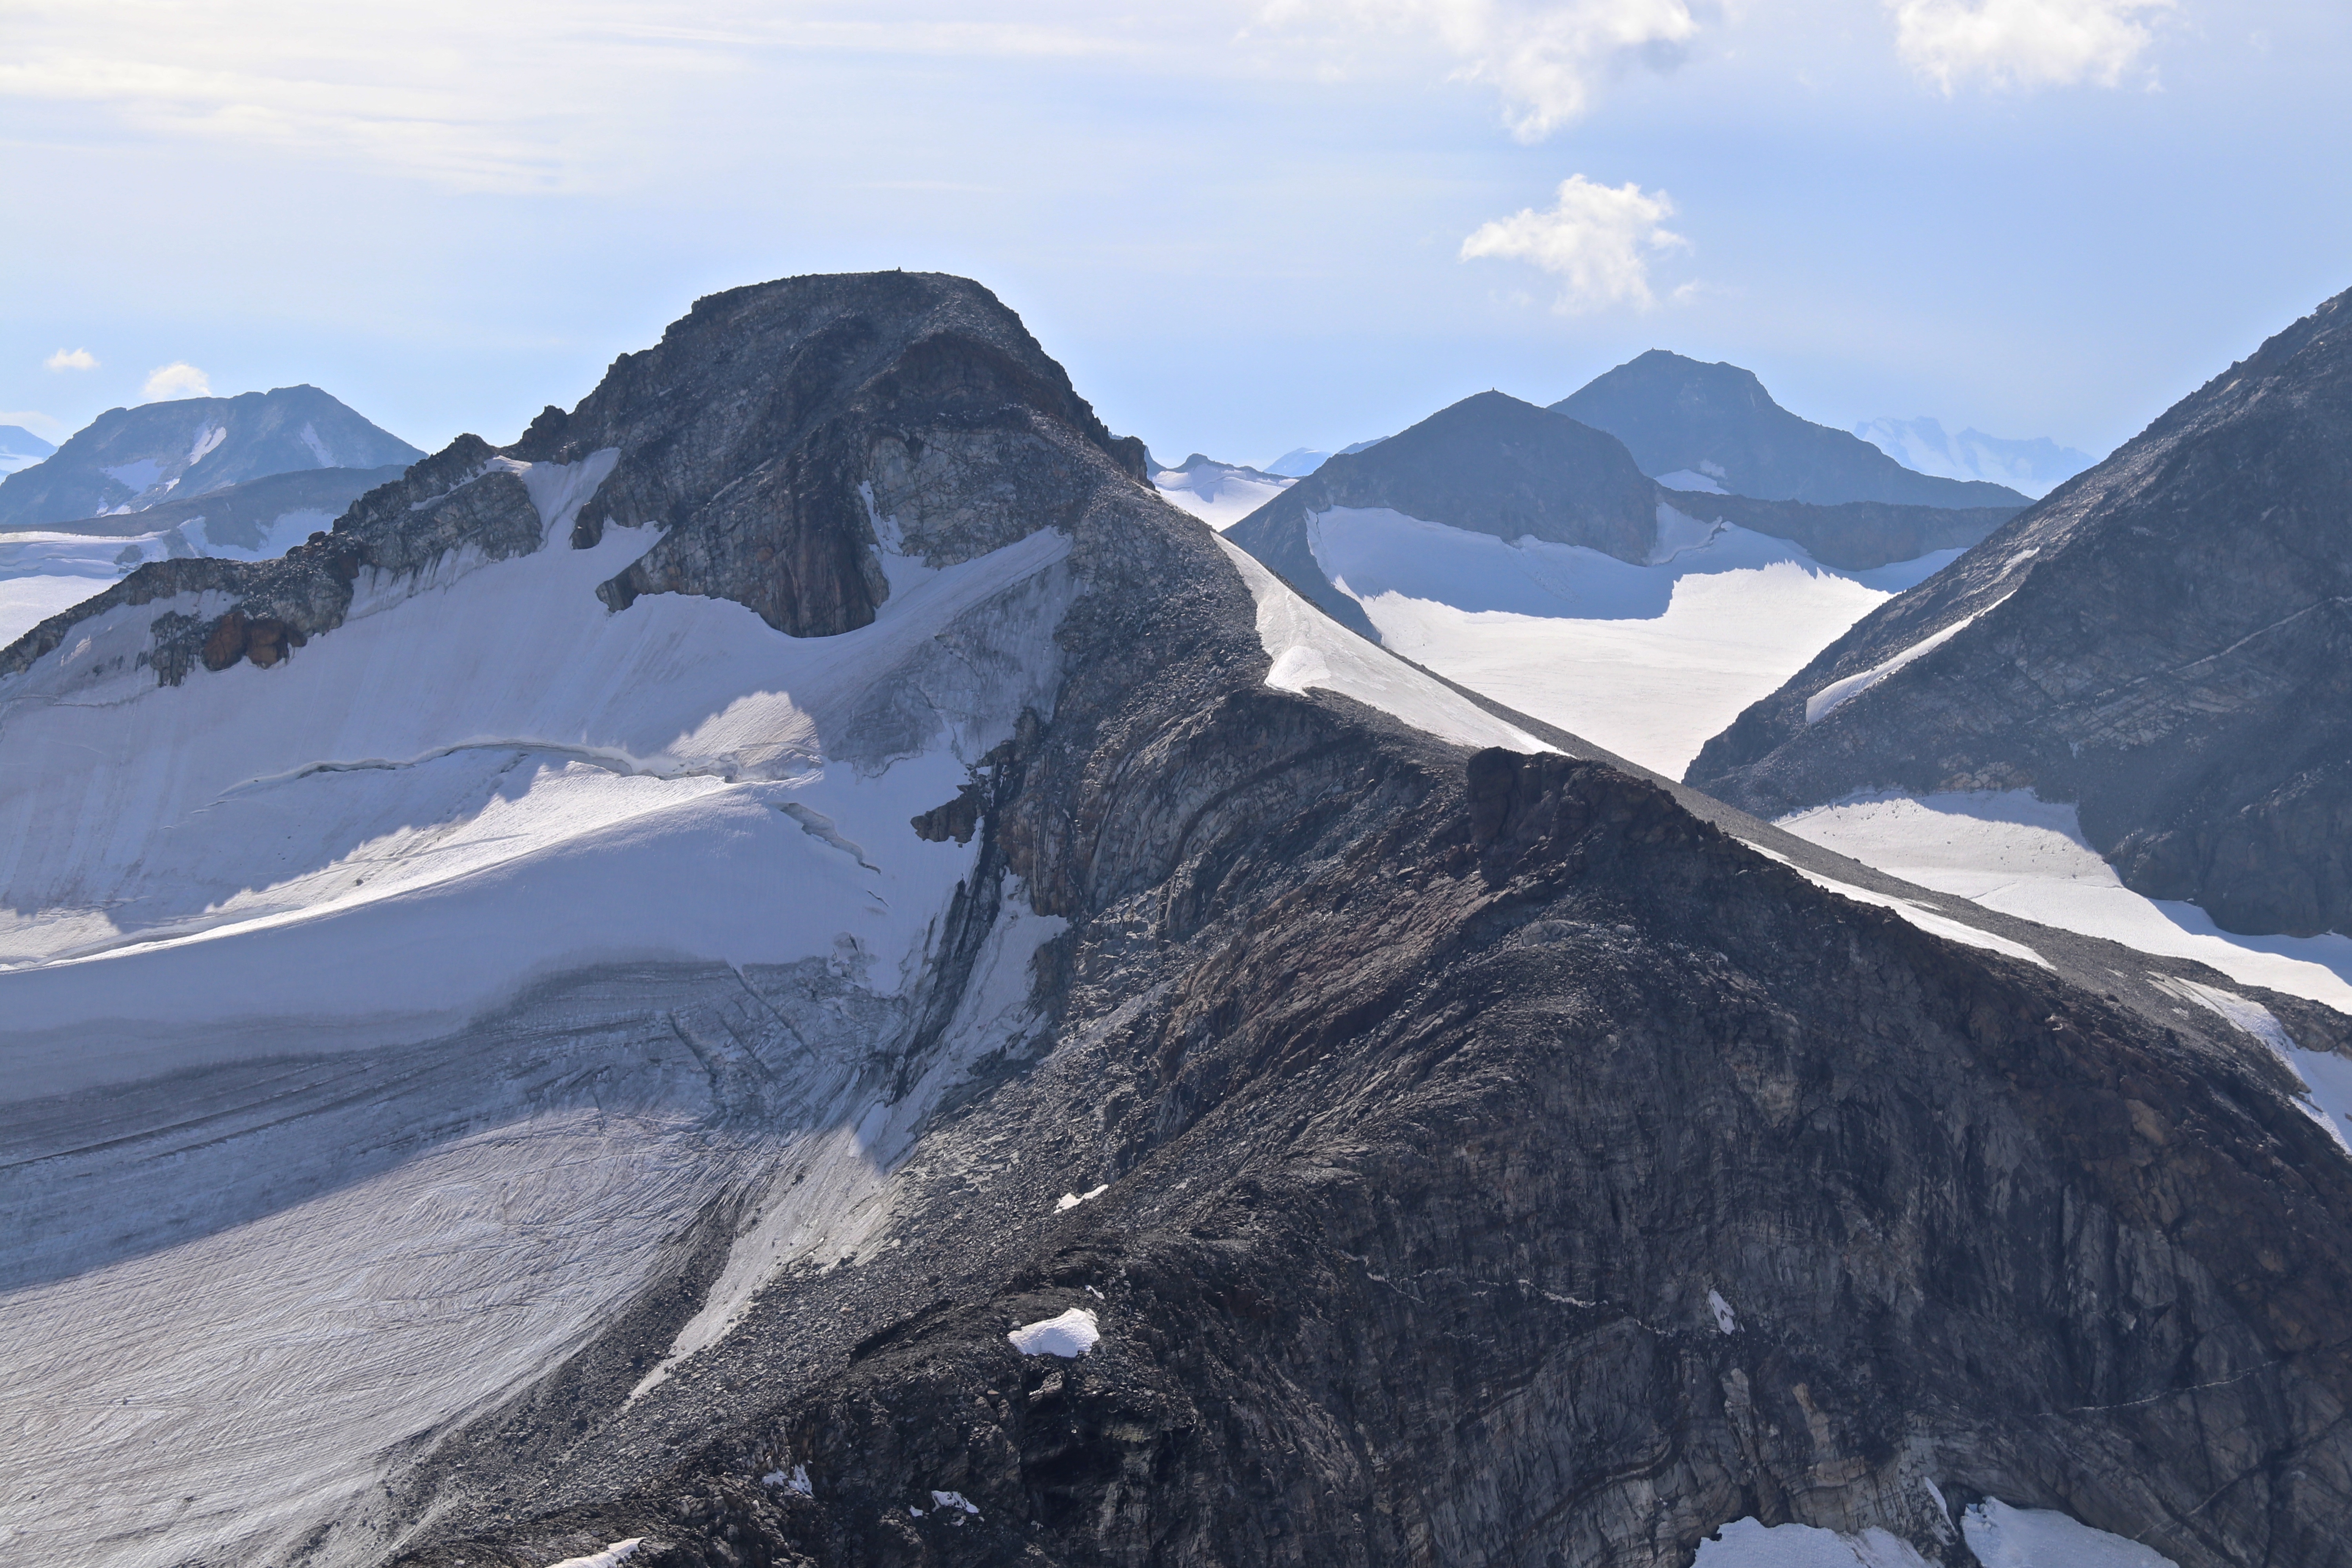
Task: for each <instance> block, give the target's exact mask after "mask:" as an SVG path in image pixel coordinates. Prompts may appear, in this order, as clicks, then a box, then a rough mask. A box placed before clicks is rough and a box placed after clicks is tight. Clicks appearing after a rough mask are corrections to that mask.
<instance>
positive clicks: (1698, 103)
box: [0, 0, 2352, 461]
mask: <svg viewBox="0 0 2352 1568" xmlns="http://www.w3.org/2000/svg"><path fill="white" fill-rule="evenodd" d="M2347 66H2352V7H2347V6H2345V5H2341V4H2340V0H2336V3H2330V4H2319V3H2306V0H2294V3H2291V0H2245V3H2240V4H2229V5H2224V4H2221V3H2220V0H2177V3H2176V4H2170V5H2160V4H2147V3H2143V0H1785V3H1773V0H1722V3H1716V4H1710V3H1707V0H1200V3H1193V4H1185V3H1170V4H1162V5H1156V6H1154V7H1151V8H1150V9H1148V10H1142V9H1138V10H1121V9H1119V8H1118V5H1117V0H1111V3H1109V4H1097V5H1082V4H1076V3H1063V0H1034V3H1032V4H1026V5H1010V4H992V3H991V0H967V3H965V4H962V5H950V4H924V3H919V0H868V3H866V4H860V5H846V4H842V5H835V4H829V3H828V4H814V3H811V4H789V3H786V4H777V3H767V4H754V3H752V0H677V3H675V4H667V5H651V4H644V3H641V0H569V3H565V4H556V3H553V0H511V3H508V4H500V5H481V4H479V3H478V0H475V3H474V4H469V5H458V4H455V3H453V0H411V3H408V4H404V5H378V4H373V3H364V0H362V3H352V4H346V5H337V6H332V7H328V6H319V5H311V4H295V3H293V0H268V3H261V0H215V3H213V4H205V5H197V4H181V3H173V0H71V3H70V4H65V3H54V0H16V3H15V4H13V5H10V6H9V7H8V8H7V11H6V13H5V17H0V138H5V141H6V142H7V156H8V166H9V168H10V170H11V180H10V182H9V184H10V195H9V196H8V198H7V200H8V206H9V209H10V213H11V216H12V219H13V220H14V221H12V222H11V223H10V225H9V226H8V229H7V238H6V240H5V246H0V268H5V272H0V300H5V307H0V423H26V424H29V425H32V426H34V427H35V428H37V429H38V430H40V431H41V432H42V433H44V434H47V435H49V436H51V437H53V438H54V437H57V436H58V435H60V434H62V433H63V431H65V430H68V429H71V428H74V427H78V426H80V425H81V424H83V423H85V422H87V420H88V419H89V417H90V416H93V415H94V414H96V413H98V412H99V411H100V410H102V409H104V408H107V407H110V406H113V405H118V404H123V403H136V402H141V401H144V400H145V396H146V394H145V390H144V389H145V388H146V386H147V385H148V384H149V382H150V379H151V377H152V376H153V375H154V374H156V373H157V372H158V371H160V370H163V369H164V368H165V367H171V366H181V367H185V368H184V369H181V370H179V371H177V372H174V373H173V374H170V375H167V376H165V377H164V379H163V381H162V382H159V383H158V384H157V385H158V388H159V390H179V391H186V390H189V389H193V388H194V387H197V386H200V385H201V386H209V387H210V389H211V390H213V391H215V392H218V393H231V392H238V391H244V390H248V389H252V388H257V387H267V386H272V385H280V384H289V383H292V382H299V381H308V382H313V383H316V384H319V385H321V386H324V387H326V388H327V389H328V390H330V391H331V392H333V393H335V394H336V395H339V396H341V397H342V398H343V399H344V400H345V401H346V402H349V403H351V404H352V405H353V406H354V407H356V408H358V409H359V410H360V411H361V412H362V413H363V414H366V415H367V416H370V417H371V418H373V419H375V420H376V421H378V422H379V423H381V424H383V425H384V426H387V427H389V428H391V429H392V430H394V432H396V433H397V434H400V435H402V436H404V437H407V438H408V439H410V440H412V441H415V442H416V443H418V444H419V445H422V446H426V447H434V446H437V445H439V444H440V443H441V442H443V441H445V440H446V439H447V438H448V437H450V436H452V435H455V434H456V433H457V431H459V430H461V429H471V430H476V431H478V432H479V433H480V434H482V435H484V436H486V437H489V438H490V439H491V440H493V441H506V440H510V439H512V438H513V437H515V435H516V434H518V433H519V432H520V429H521V427H522V426H523V424H524V423H525V422H526V421H527V420H528V419H529V417H530V415H531V414H532V413H534V412H535V411H536V410H537V409H538V408H539V407H540V406H541V405H542V404H545V403H551V402H553V403H562V404H564V405H570V404H572V403H573V402H575V401H576V400H577V399H578V398H579V397H580V396H581V395H583V394H584V393H585V392H586V391H587V390H588V389H589V387H590V386H592V385H593V384H594V382H595V380H596V378H597V376H598V375H599V374H601V373H602V371H603V369H604V366H605V364H607V363H609V362H610V360H611V359H612V357H613V356H614V354H616V353H622V352H624V351H626V350H629V349H633V348H637V347H642V346H643V345H645V344H646V343H647V342H651V341H652V340H653V339H654V338H655V337H656V335H657V334H658V332H659V331H660V329H661V327H662V326H663V324H664V323H666V322H667V321H670V320H671V319H673V318H675V317H677V315H679V314H682V313H683V311H684V310H685V309H686V307H687V305H688V303H689V302H690V300H692V299H693V297H694V296H695V295H697V294H699V293H706V292H709V291H711V290H713V289H720V288H726V287H730V286H733V285H735V284H739V283H745V282H751V281H755V280H758V279H765V278H772V277H777V276H781V275H784V274H788V273H793V272H804V271H835V270H845V269H853V268H874V267H892V266H905V267H908V268H940V269H944V270H950V271H958V272H963V273H968V274H970V275H971V276H973V277H976V278H979V279H982V281H983V282H985V283H987V284H989V285H990V286H991V287H992V288H993V289H996V290H997V292H998V293H1000V294H1001V295H1002V296H1003V298H1004V299H1005V300H1007V301H1008V302H1009V303H1011V304H1012V305H1013V307H1014V308H1015V309H1017V310H1020V311H1021V312H1022V314H1023V316H1024V318H1025V319H1026V320H1027V321H1028V322H1029V324H1030V326H1031V328H1032V330H1033V331H1035V332H1036V334H1037V335H1038V337H1039V338H1040V340H1041V341H1042V342H1044V343H1045V347H1046V349H1047V350H1048V351H1049V352H1050V353H1054V354H1055V356H1056V357H1057V358H1059V359H1061V360H1062V362H1063V363H1065V364H1066V365H1068V366H1069V368H1070V371H1071V373H1072V374H1073V376H1074V377H1075V379H1076V382H1077V384H1078V387H1079V389H1080V391H1081V392H1082V393H1083V394H1085V395H1087V396H1088V397H1090V398H1092V399H1093V400H1094V401H1095V403H1096V404H1097V407H1099V408H1100V410H1101V411H1102V413H1103V415H1104V416H1105V417H1106V418H1107V419H1108V421H1109V422H1110V424H1111V425H1112V426H1113V427H1114V428H1116V429H1118V430H1121V431H1123V432H1133V433H1135V434H1139V435H1140V436H1142V437H1144V438H1145V439H1146V440H1147V441H1149V442H1150V444H1151V445H1152V447H1153V449H1154V450H1155V451H1156V452H1158V453H1159V454H1160V455H1161V456H1162V457H1166V458H1181V457H1182V456H1183V455H1184V454H1185V453H1186V452H1187V451H1190V450H1193V449H1196V448H1197V449H1201V450H1205V451H1208V452H1210V453H1211V454H1213V455H1214V456H1218V457H1223V458H1234V459H1238V460H1245V461H1261V460H1264V459H1266V458H1271V457H1273V456H1274V455H1276V453H1278V452H1280V451H1282V450H1284V449H1286V448H1287V447H1293V446H1299V445H1307V446H1325V447H1328V446H1336V445H1339V444H1341V443H1344V442H1346V441H1349V440H1352V439H1356V438H1360V437H1366V436H1372V435H1379V434H1384V433H1386V432H1388V431H1391V430H1393V429H1396V428H1399V427H1401V426H1403V425H1405V424H1407V423H1410V422H1411V421H1412V420H1413V419H1416V418H1418V417H1420V416H1423V415H1424V414H1426V413H1428V412H1430V411H1431V410H1433V409H1434V408H1436V407H1439V406H1442V405H1444V404H1446V403H1448V402H1451V401H1453V400H1454V399H1455V398H1457V397H1460V396H1463V395H1467V394H1469V393H1472V392H1475V391H1479V390H1482V389H1484V388H1486V387H1488V386H1497V387H1500V388H1502V389H1503V390H1505V391H1507V392H1511V393H1514V394H1516V395H1520V396H1524V397H1529V398H1534V399H1538V400H1543V401H1549V400H1551V399H1554V398H1557V397H1559V396H1562V395H1566V394H1567V393H1569V392H1570V391H1572V390H1573V389H1574V388H1575V387H1577V386H1579V385H1580V384H1582V383H1583V382H1585V381H1586V380H1588V379H1590V378H1591V376H1592V375H1593V374H1597V373H1599V372H1600V371H1601V370H1603V369H1606V368H1607V367H1608V366H1610V365H1612V364H1614V363H1620V362H1621V361H1622V360H1624V359H1626V358H1628V357H1630V356H1631V355H1633V354H1634V353H1639V352H1640V351H1642V350H1643V349H1645V348H1650V347H1664V348H1672V349H1675V350H1676V351H1678V352H1681V353H1688V354H1693V355H1696V356H1697V357H1700V358H1705V359H1717V358H1720V359H1728V360H1731V361H1733V362H1735V363H1740V364H1744V365H1747V366H1748V367H1750V368H1752V369H1754V370H1756V371H1757V372H1758V373H1759V374H1761V375H1762V376H1763V378H1764V380H1765V383H1766V384H1767V385H1768V386H1769V387H1770V388H1771V389H1772V391H1773V392H1774V393H1775V394H1776V395H1778V396H1779V397H1780V401H1782V402H1783V403H1785V404H1787V405H1790V406H1791V407H1793V408H1796V409H1797V410H1798V411H1799V412H1801V413H1803V414H1805V415H1807V416H1811V417H1814V418H1818V419H1822V420H1823V421H1825V422H1828V423H1832V424H1838V425H1850V424H1852V423H1853V422H1854V421H1856V420H1859V419H1863V418H1867V417H1874V416H1906V417H1907V416H1914V415H1919V414H1929V415H1934V416H1938V417H1940V418H1942V419H1943V420H1944V421H1945V423H1946V424H1947V425H1948V426H1951V427H1953V428H1958V426H1962V425H1974V426H1978V427H1979V428H1982V429H1985V430H1987V431H1989V432H1991V433H1993V434H1995V435H2001V436H2013V437H2029V436H2043V435H2046V436H2050V437H2054V438H2056V439H2058V440H2059V441H2061V442H2062V443H2065V444H2069V445H2073V446H2077V447H2083V448H2084V449H2086V450H2090V451H2094V452H2099V451H2105V450H2106V449H2107V448H2109V447H2112V446H2114V445H2115V444H2116V443H2117V442H2119V441H2121V440H2123V439H2125V438H2126V437H2128V436H2130V435H2131V434H2132V433H2133V432H2135V431H2136V430H2137V429H2138V428H2139V427H2140V426H2142V425H2144V424H2145V423H2146V422H2147V420H2148V419H2149V418H2150V417H2152V416H2154V415H2155V414H2157V413H2158V412H2160V411H2161V410H2162V408H2163V407H2164V406H2166V405H2168V404H2169V403H2170V402H2172V401H2173V400H2174V399H2175V398H2177V397H2179V395H2181V394H2183V393H2184V392H2186V391H2188V390H2189V389H2190V388H2191V387H2193V386H2195V385H2196V384H2199V383H2200V382H2201V381H2202V380H2203V379H2204V378H2205V377H2207V376H2208V375H2210V374H2213V373H2215V372H2217V371H2219V370H2220V369H2221V368H2222V367H2223V366H2225V365H2226V364H2228V363H2230V361H2231V360H2232V359H2235V358H2237V357H2240V356H2242V355H2243V354H2244V353H2248V352H2250V351H2251V350H2252V347H2253V345H2254V344H2255V343H2256V342H2259V341H2260V340H2261V338H2262V337H2263V336H2264V335H2265V334H2267V333H2268V332H2270V331H2275V330H2276V329H2277V328H2279V327H2280V326H2283V325H2284V324H2285V323H2286V322H2287V321H2291V320H2292V319H2294V317H2295V316H2298V315H2300V314H2302V313H2304V312H2305V311H2306V310H2309V309H2310V308H2311V307H2312V306H2314V305H2315V304H2316V303H2317V302H2318V301H2319V300H2322V299H2324V298H2326V297H2327V296H2328V295H2330V294H2333V293H2335V292H2336V291H2339V290H2341V289H2345V288H2347V286H2352V169H2347V165H2346V163H2345V160H2344V159H2343V158H2342V156H2341V153H2342V150H2343V149H2344V148H2345V147H2347V146H2352V94H2347V93H2346V92H2344V91H2343V90H2342V87H2341V83H2342V81H2343V79H2344V74H2345V71H2346V68H2347ZM1564 185H1565V186H1566V189H1565V191H1563V186H1564ZM83 361H89V362H92V363H89V364H88V365H86V366H85V365H84V364H83V363H82V362H83Z"/></svg>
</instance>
